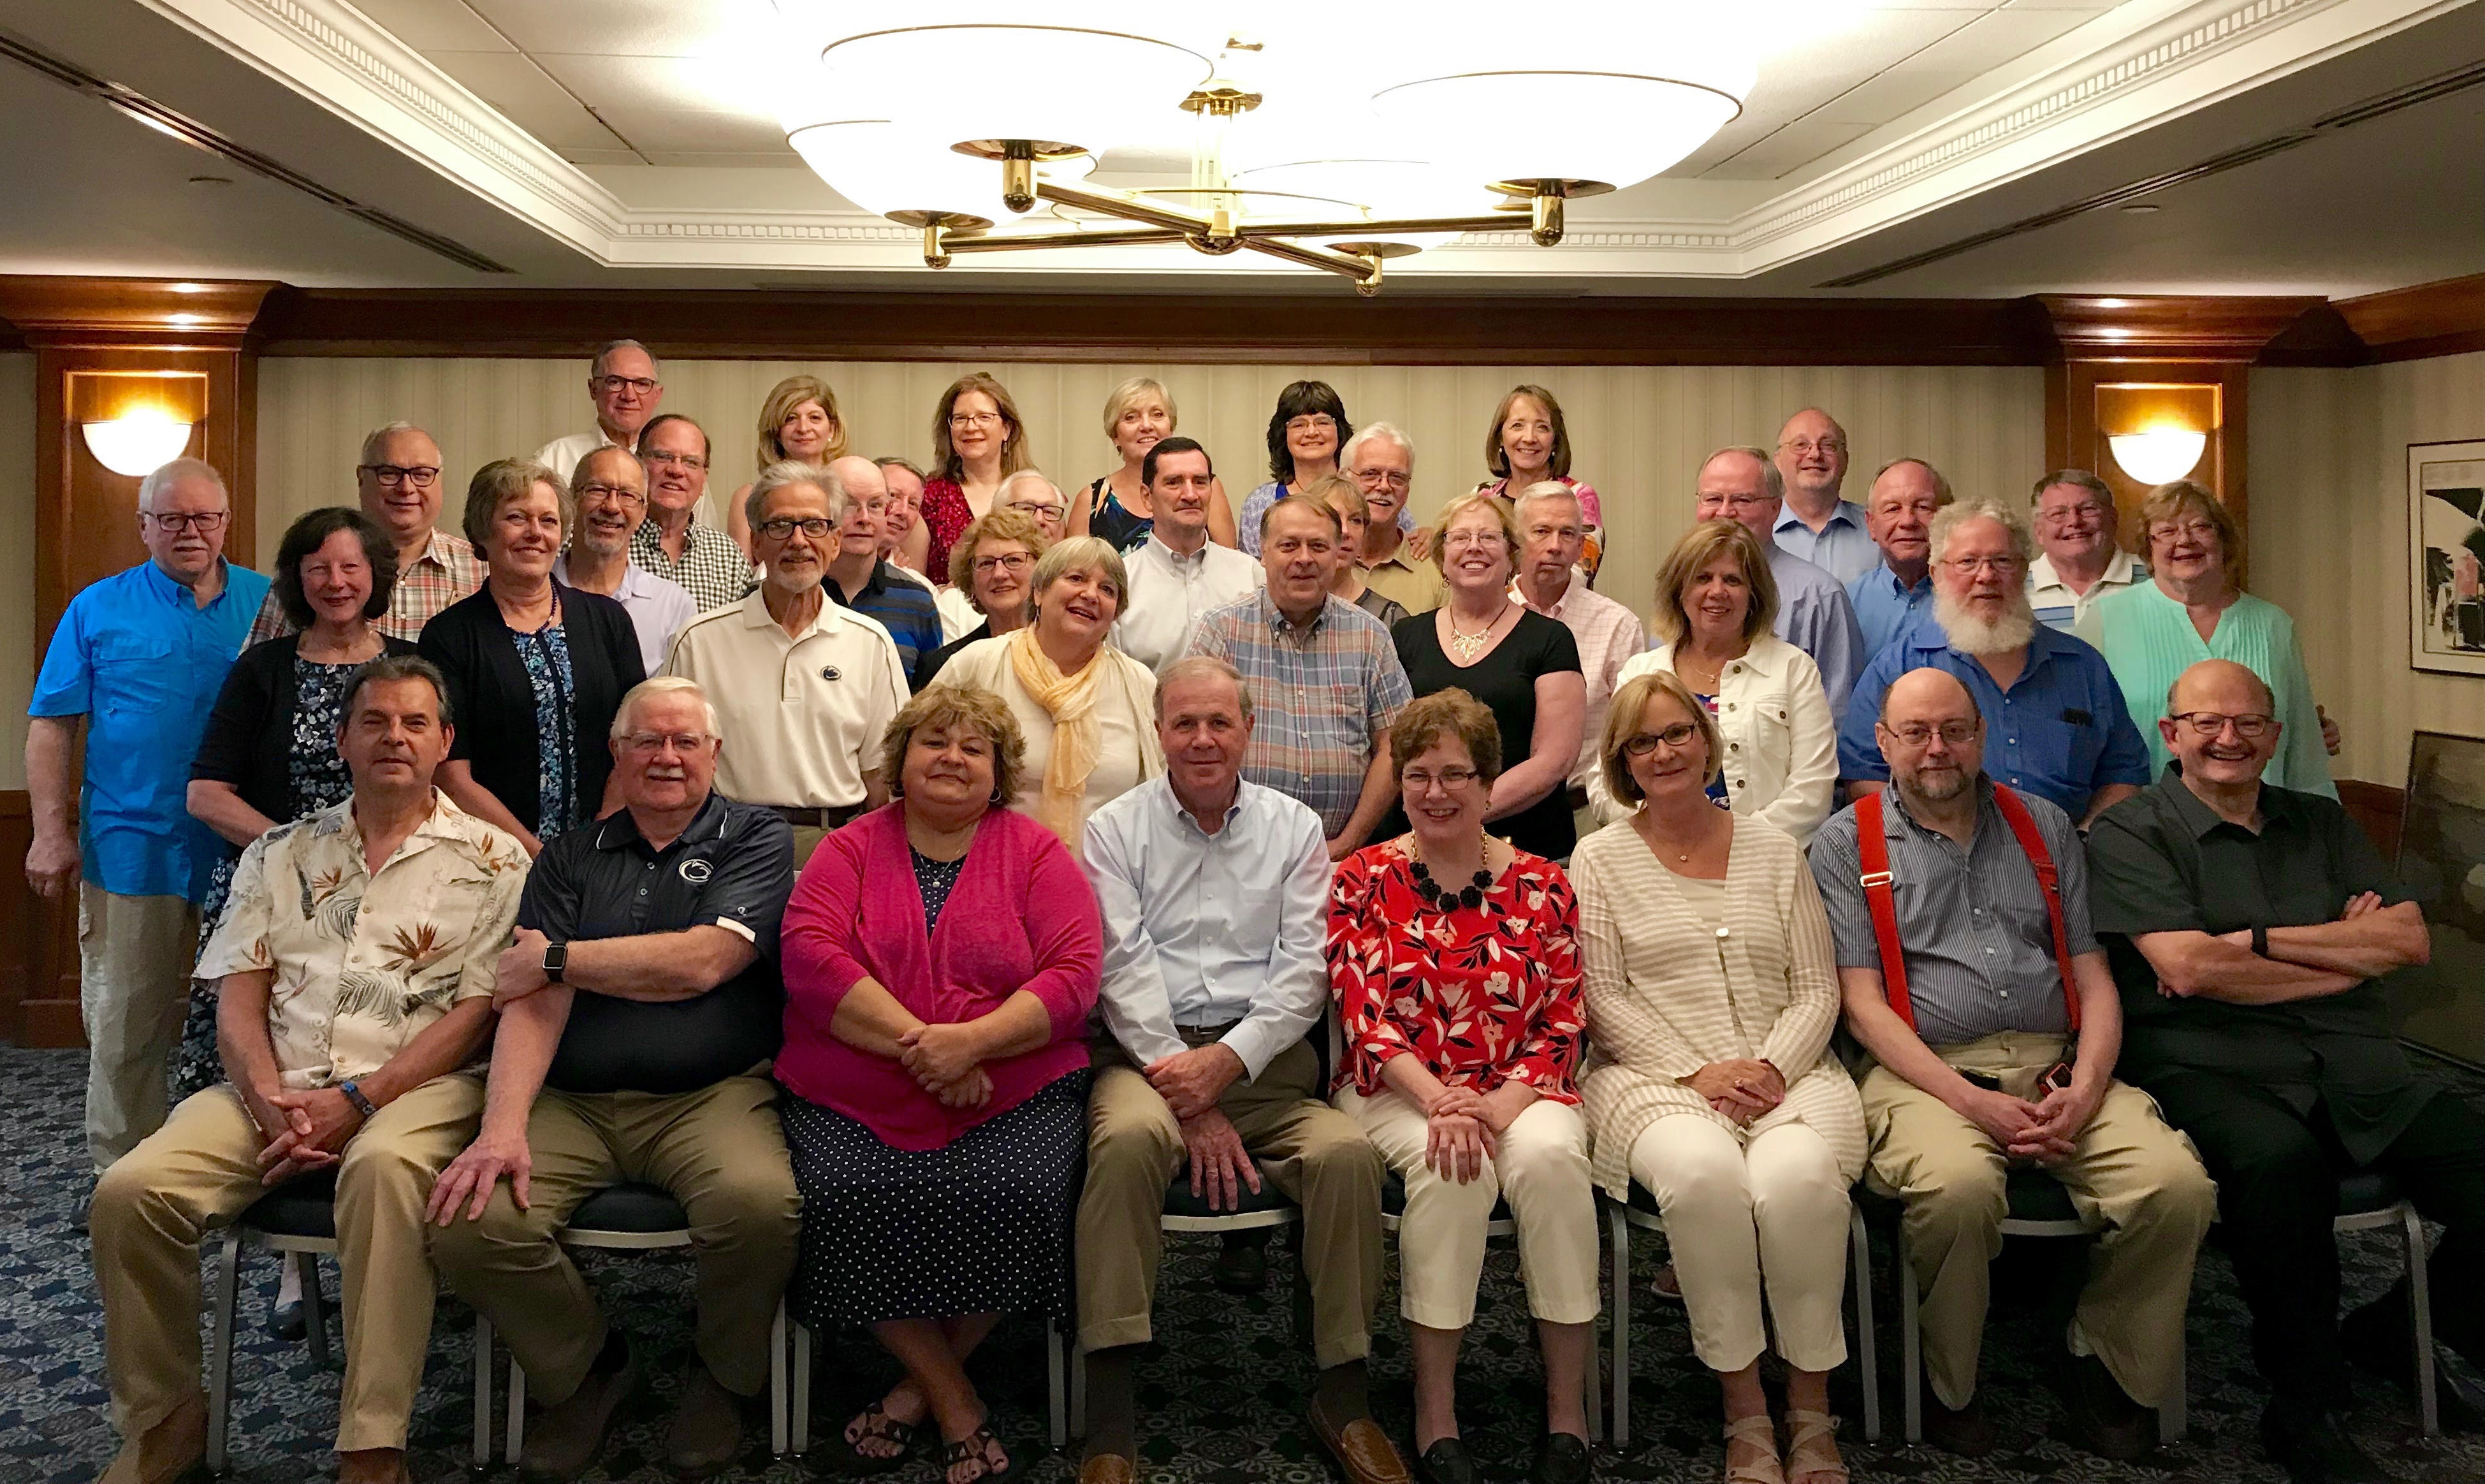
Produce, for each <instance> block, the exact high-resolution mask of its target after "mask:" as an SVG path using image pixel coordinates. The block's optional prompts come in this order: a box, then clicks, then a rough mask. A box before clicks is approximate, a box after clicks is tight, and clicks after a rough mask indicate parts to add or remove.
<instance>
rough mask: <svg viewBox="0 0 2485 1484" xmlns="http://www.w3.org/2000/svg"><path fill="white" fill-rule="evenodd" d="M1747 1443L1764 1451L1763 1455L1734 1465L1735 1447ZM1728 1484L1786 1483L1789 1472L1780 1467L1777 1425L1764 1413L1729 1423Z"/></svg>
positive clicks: (1727, 1429) (1736, 1419) (1727, 1438)
mask: <svg viewBox="0 0 2485 1484" xmlns="http://www.w3.org/2000/svg"><path fill="white" fill-rule="evenodd" d="M1735 1443H1750V1444H1752V1445H1753V1446H1754V1447H1757V1448H1759V1449H1760V1450H1761V1457H1759V1458H1756V1459H1752V1460H1750V1461H1749V1462H1746V1463H1740V1464H1738V1463H1735V1462H1734V1444H1735ZM1726 1460H1727V1462H1726V1484H1787V1477H1786V1470H1785V1469H1783V1468H1781V1467H1780V1466H1779V1464H1778V1429H1777V1424H1776V1423H1774V1422H1772V1421H1770V1420H1769V1415H1768V1414H1767V1413H1765V1412H1756V1413H1753V1414H1752V1415H1750V1416H1748V1417H1736V1418H1734V1420H1733V1421H1731V1422H1729V1423H1727V1424H1726Z"/></svg>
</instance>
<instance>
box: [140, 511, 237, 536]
mask: <svg viewBox="0 0 2485 1484" xmlns="http://www.w3.org/2000/svg"><path fill="white" fill-rule="evenodd" d="M138 513H139V514H141V515H144V516H146V517H147V518H148V519H149V520H151V521H153V522H154V523H155V524H156V525H158V526H160V527H162V528H163V529H164V530H167V531H170V532H172V533H173V534H174V535H175V536H179V535H180V534H181V533H182V532H184V531H196V532H197V533H199V535H201V536H213V535H215V534H216V533H217V532H219V531H222V530H223V529H224V528H225V522H226V521H228V520H231V519H232V513H231V512H229V511H226V510H205V511H203V512H201V513H199V514H197V515H182V514H178V513H177V514H169V515H159V514H157V513H156V512H155V511H153V510H141V511H139V512H138Z"/></svg>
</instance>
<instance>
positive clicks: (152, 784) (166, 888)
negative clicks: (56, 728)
mask: <svg viewBox="0 0 2485 1484" xmlns="http://www.w3.org/2000/svg"><path fill="white" fill-rule="evenodd" d="M267 589H268V581H267V579H266V578H265V577H262V576H260V575H259V573H257V572H254V571H252V570H250V569H249V568H248V567H241V566H234V565H232V563H225V588H224V591H222V592H220V593H218V594H216V599H215V601H214V602H212V603H209V604H208V605H207V606H206V607H205V608H202V607H200V606H199V605H198V601H197V600H196V599H195V598H194V597H192V595H191V593H190V590H189V589H187V588H184V587H182V586H181V585H180V584H179V583H177V582H175V581H174V580H173V579H172V578H170V577H168V576H166V575H165V574H164V570H163V568H161V567H159V566H157V565H156V564H155V563H152V562H142V563H138V564H137V565H136V566H133V567H130V568H128V569H127V570H126V571H122V572H116V573H114V574H113V575H112V576H110V577H107V578H104V579H103V580H102V581H100V582H97V583H95V584H92V585H91V586H89V587H87V588H86V589H84V590H83V591H80V592H79V593H78V595H77V596H75V597H73V598H71V599H69V606H68V612H67V613H64V614H62V615H61V621H60V626H59V627H57V628H55V629H53V630H52V646H51V648H50V649H49V650H48V651H47V652H46V653H45V654H44V655H43V668H42V671H41V673H39V674H38V675H36V677H35V698H34V700H33V701H32V702H30V703H29V704H28V705H27V707H26V714H27V715H28V716H59V717H68V716H83V717H85V718H86V719H87V727H86V758H85V762H86V781H85V783H82V784H81V785H80V786H79V789H78V852H79V854H80V855H81V856H82V857H83V858H84V859H83V869H84V872H85V875H86V879H87V880H89V881H92V882H94V883H95V884H96V886H98V887H101V888H102V889H103V890H105V891H107V892H110V893H114V894H115V895H119V896H186V897H188V898H189V899H190V900H192V901H198V900H200V899H201V898H202V897H204V896H205V894H206V887H207V875H208V873H209V872H210V871H211V870H212V869H213V868H214V866H215V861H216V857H217V855H218V853H219V852H218V849H217V846H216V842H215V838H214V837H213V836H212V835H210V834H209V833H208V831H207V828H206V826H205V825H203V824H200V823H199V822H198V821H197V820H195V819H192V818H191V817H190V811H189V807H188V796H189V789H190V759H191V757H192V756H195V755H196V754H197V753H198V751H199V738H200V736H201V735H202V734H203V733H205V730H206V728H207V713H208V712H210V711H213V710H214V709H215V704H216V693H217V692H218V691H220V690H222V689H223V688H224V683H225V672H227V671H229V670H231V669H232V662H233V657H234V656H235V655H237V654H239V653H240V652H241V642H242V640H243V638H244V637H245V636H246V635H248V634H249V632H250V623H251V619H252V618H256V617H257V616H258V614H259V603H260V602H261V601H263V600H264V599H265V598H266V596H267Z"/></svg>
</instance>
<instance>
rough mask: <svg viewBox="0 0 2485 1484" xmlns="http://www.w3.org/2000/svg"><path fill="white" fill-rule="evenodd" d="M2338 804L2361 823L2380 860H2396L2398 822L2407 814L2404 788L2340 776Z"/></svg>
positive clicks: (2349, 815) (2397, 854)
mask: <svg viewBox="0 0 2485 1484" xmlns="http://www.w3.org/2000/svg"><path fill="white" fill-rule="evenodd" d="M2338 803H2339V804H2340V806H2342V807H2343V808H2344V809H2345V810H2346V811H2347V817H2348V818H2350V819H2353V820H2354V821H2356V823H2358V824H2360V825H2362V826H2363V829H2364V834H2365V835H2366V836H2368V837H2370V838H2371V839H2372V841H2373V848H2374V849H2375V850H2378V851H2380V852H2381V853H2382V859H2383V860H2385V861H2395V860H2397V859H2398V857H2399V825H2400V822H2401V820H2403V819H2404V818H2405V817H2406V813H2407V790H2406V789H2404V788H2398V787H2394V786H2392V785H2391V784H2389V783H2365V782H2364V781H2363V780H2362V779H2355V778H2342V779H2340V780H2338Z"/></svg>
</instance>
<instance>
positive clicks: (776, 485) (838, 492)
mask: <svg viewBox="0 0 2485 1484" xmlns="http://www.w3.org/2000/svg"><path fill="white" fill-rule="evenodd" d="M788 484H808V485H810V486H811V487H812V488H814V489H816V490H818V491H819V492H820V493H822V494H824V495H826V496H828V497H829V519H830V520H831V521H832V522H841V521H843V520H844V519H845V518H846V481H843V480H841V479H838V478H837V477H836V476H835V475H834V474H832V473H830V472H829V471H828V470H826V469H823V468H821V467H820V466H819V465H817V464H806V463H804V462H803V461H802V460H801V459H799V458H780V459H778V461H777V462H775V463H773V464H770V465H769V466H768V467H767V468H765V469H762V470H760V471H759V478H757V479H755V480H752V481H751V493H750V494H749V495H747V496H745V497H744V498H743V502H742V518H743V519H744V520H745V521H747V522H749V523H750V525H751V530H753V531H756V530H758V529H759V515H760V512H761V511H762V510H765V509H766V508H768V497H769V496H770V495H773V494H775V493H777V491H778V490H780V489H783V488H784V487H785V486H786V485H788Z"/></svg>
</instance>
